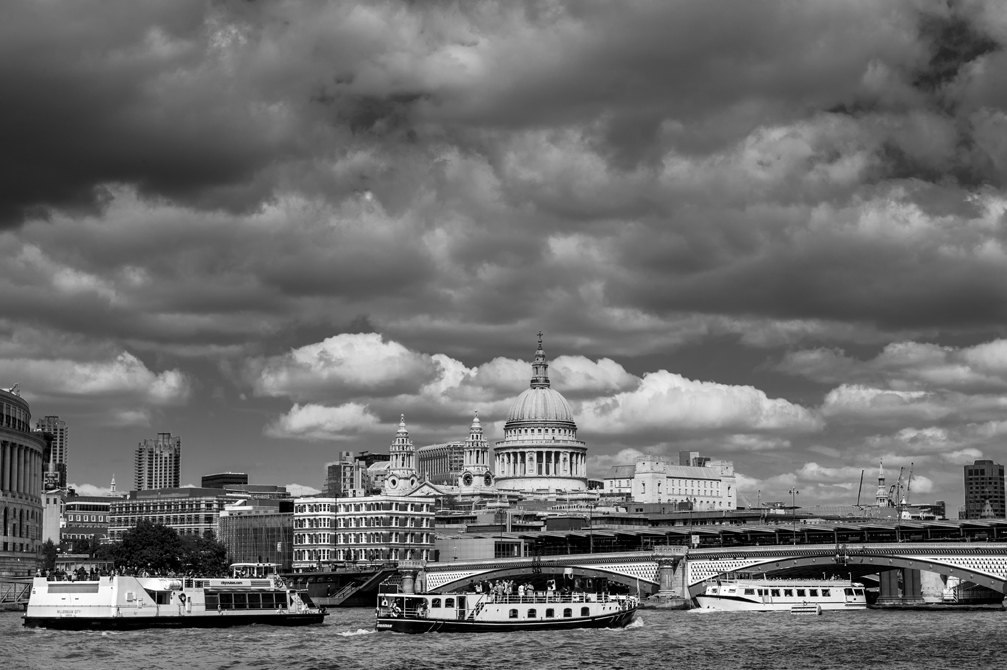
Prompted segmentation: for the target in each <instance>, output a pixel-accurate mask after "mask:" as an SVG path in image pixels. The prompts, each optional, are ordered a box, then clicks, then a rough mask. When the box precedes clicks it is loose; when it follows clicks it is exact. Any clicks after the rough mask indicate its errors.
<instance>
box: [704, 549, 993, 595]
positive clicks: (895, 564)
mask: <svg viewBox="0 0 1007 670" xmlns="http://www.w3.org/2000/svg"><path fill="white" fill-rule="evenodd" d="M840 558H841V560H839V561H837V560H836V559H835V558H834V557H831V556H824V555H817V556H814V555H804V556H787V557H769V558H760V559H756V560H751V561H748V562H746V565H744V566H743V567H741V566H737V565H732V562H730V561H696V565H690V577H689V595H690V596H696V595H698V594H700V593H702V592H703V591H704V590H705V588H706V582H707V581H708V580H710V579H716V578H717V577H724V576H726V575H728V574H730V573H732V572H764V573H765V574H766V575H767V576H773V575H779V573H786V572H794V571H798V572H805V573H806V572H808V570H809V569H822V570H823V571H825V572H831V573H834V574H840V575H845V574H847V573H849V574H852V575H853V577H854V578H856V577H858V576H863V575H870V574H874V573H879V572H884V571H887V570H896V569H910V570H921V571H928V572H935V573H937V574H941V575H948V576H953V577H958V578H959V579H961V580H963V581H968V582H971V583H973V584H979V585H980V586H985V587H988V588H991V589H993V590H995V591H999V592H1001V593H1007V559H1005V558H1003V557H998V558H992V559H990V560H987V562H986V563H981V564H980V565H981V567H980V566H976V565H972V566H968V565H962V564H961V562H955V563H952V562H950V561H949V559H950V558H952V557H920V556H902V555H899V554H895V553H879V554H857V555H848V556H841V557H840ZM942 559H943V560H942ZM974 560H975V559H973V561H974ZM980 560H981V559H980ZM970 562H971V561H970ZM700 564H701V565H702V568H703V569H700V570H696V569H695V568H699V567H700ZM711 564H713V565H716V566H717V567H714V568H712V569H711V567H710V566H711ZM720 567H723V569H720V570H718V568H720ZM695 573H698V576H697V577H694V576H693V574H695Z"/></svg>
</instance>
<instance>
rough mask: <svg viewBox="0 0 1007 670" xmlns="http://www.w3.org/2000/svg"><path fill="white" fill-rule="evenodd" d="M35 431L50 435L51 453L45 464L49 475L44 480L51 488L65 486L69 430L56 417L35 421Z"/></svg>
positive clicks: (64, 423)
mask: <svg viewBox="0 0 1007 670" xmlns="http://www.w3.org/2000/svg"><path fill="white" fill-rule="evenodd" d="M35 430H38V431H42V432H43V433H49V434H50V435H52V446H51V451H50V453H49V454H48V458H47V459H46V462H45V466H44V467H45V472H46V473H50V476H49V477H46V478H45V479H46V480H47V481H48V482H50V483H51V485H52V488H62V487H65V486H66V471H67V463H68V462H69V455H70V429H69V428H68V427H67V425H66V421H63V420H62V419H60V418H59V417H58V416H44V417H42V418H41V419H38V420H36V421H35Z"/></svg>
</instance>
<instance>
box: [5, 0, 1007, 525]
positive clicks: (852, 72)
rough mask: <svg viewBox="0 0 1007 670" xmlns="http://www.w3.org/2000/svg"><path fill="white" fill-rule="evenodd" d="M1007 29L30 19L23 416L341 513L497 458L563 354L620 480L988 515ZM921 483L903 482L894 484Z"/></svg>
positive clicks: (692, 19) (16, 299)
mask: <svg viewBox="0 0 1007 670" xmlns="http://www.w3.org/2000/svg"><path fill="white" fill-rule="evenodd" d="M1005 46H1007V9H1005V7H1004V5H1003V4H1002V3H999V2H989V3H980V2H960V3H951V4H949V3H947V2H944V1H943V0H940V1H926V0H916V1H905V2H894V1H892V2H874V1H871V2H831V1H825V0H823V1H820V2H815V1H805V0H801V1H793V2H790V1H782V0H781V1H778V2H759V1H748V2H669V1H667V0H664V1H659V2H618V3H607V2H604V3H603V2H590V1H584V2H569V3H564V2H528V3H518V2H506V3H503V2H501V3H480V2H455V3H448V2H443V3H441V2H424V3H411V2H378V3H361V4H359V5H358V4H353V3H349V2H344V3H331V4H322V3H294V2H289V3H284V2H213V3H206V2H184V1H180V0H171V1H170V2H169V1H162V2H137V1H131V2H122V3H117V2H107V1H105V0H102V1H95V2H88V1H85V0H79V1H75V2H49V1H45V0H43V1H32V2H5V3H4V4H3V6H2V8H0V91H3V104H2V105H0V147H2V151H0V178H2V188H0V383H2V384H3V385H4V386H9V385H11V384H13V383H15V382H17V383H20V385H21V389H22V390H23V393H24V396H25V397H26V398H27V399H28V400H29V402H30V403H31V407H32V412H33V413H34V414H35V415H36V416H41V415H44V414H58V415H60V416H61V417H63V418H64V419H66V420H67V421H68V422H69V424H70V426H71V456H70V479H71V481H73V482H75V483H77V484H78V485H83V484H89V485H91V486H96V487H100V486H107V483H108V481H109V479H110V478H111V476H112V473H113V472H114V473H115V474H116V476H117V480H118V482H119V484H120V486H121V487H122V486H123V485H126V486H127V487H128V485H129V484H130V483H131V474H130V473H131V467H132V461H131V459H132V454H133V450H134V448H135V446H136V444H137V442H138V441H139V440H141V439H143V438H145V437H152V436H153V434H154V433H156V432H159V431H160V432H172V433H175V434H179V435H181V436H182V445H183V467H182V475H183V476H182V478H183V483H189V484H198V481H199V476H200V475H201V474H204V473H208V472H214V471H220V470H228V469H230V470H239V471H247V472H248V473H249V475H250V478H251V481H252V482H258V483H276V484H299V485H301V486H305V487H314V488H316V489H317V488H319V487H321V486H322V483H323V479H324V472H323V465H324V463H325V462H326V461H328V460H332V459H333V458H335V457H336V455H337V453H338V452H339V451H340V450H356V451H359V450H362V449H368V450H372V451H373V450H377V451H383V450H386V449H387V445H388V444H389V443H390V441H391V439H392V437H393V435H394V432H395V425H396V423H397V422H398V417H399V414H400V413H405V415H406V418H407V421H408V424H409V428H410V431H411V434H412V437H413V440H414V442H415V443H416V444H417V446H421V445H424V444H431V443H434V442H437V441H443V440H447V439H453V438H460V437H462V436H463V435H464V433H465V429H466V427H467V425H468V423H469V421H470V418H471V415H472V411H473V410H475V409H478V410H480V416H482V417H483V418H484V419H485V420H486V423H487V424H488V426H489V433H490V437H491V438H499V437H500V436H501V432H502V431H501V428H502V423H501V420H502V418H503V417H504V416H505V415H506V411H507V408H508V406H509V403H510V400H511V399H512V398H514V397H515V396H516V395H517V394H518V393H519V392H520V391H521V390H522V389H523V388H525V387H526V386H527V383H528V378H529V376H530V369H529V366H528V362H529V361H530V359H531V356H532V354H533V352H534V346H535V333H536V332H537V331H538V330H539V329H541V330H543V331H544V332H545V333H546V336H545V344H546V353H547V355H548V356H549V357H550V359H551V361H552V367H551V372H552V379H553V383H554V386H555V387H556V388H557V389H559V390H560V391H561V392H563V393H564V394H565V395H566V397H567V398H568V399H569V400H570V401H571V403H572V405H573V407H574V409H575V412H576V415H577V420H578V423H579V426H580V435H581V437H582V438H583V439H585V440H586V441H587V443H588V445H589V448H590V461H589V470H590V474H591V475H592V476H601V475H603V474H604V472H605V471H606V470H607V468H608V467H609V466H611V465H612V464H614V463H628V462H631V461H632V460H633V458H634V457H635V456H637V455H639V454H642V453H666V454H675V453H677V451H678V450H679V449H693V450H698V451H701V452H703V453H704V454H706V455H709V456H712V457H716V458H726V459H732V460H734V462H735V464H736V467H737V470H738V472H739V473H741V482H742V486H741V488H742V493H744V494H745V495H747V496H748V498H750V499H752V501H753V502H754V499H755V497H756V495H757V492H758V491H760V490H761V492H762V497H763V499H764V500H766V499H778V500H779V499H784V498H786V497H789V496H788V495H787V491H788V489H790V488H791V487H793V486H796V487H797V488H798V489H799V490H800V491H801V493H800V496H799V502H805V503H812V502H821V503H853V502H855V501H856V497H857V486H858V483H859V478H860V472H861V470H863V469H867V471H868V475H867V483H866V484H865V492H866V496H867V497H869V498H873V495H874V486H873V485H872V480H873V477H874V476H875V471H876V468H877V463H878V459H879V458H881V457H884V459H885V464H886V467H888V468H890V469H891V471H894V473H897V472H898V468H899V467H900V466H905V467H906V468H907V469H908V466H909V464H910V463H914V475H915V478H914V481H913V489H914V491H915V492H916V496H914V499H917V500H933V499H945V500H947V501H948V507H949V512H951V514H952V515H954V513H955V511H956V510H957V507H958V505H960V504H961V503H962V496H963V492H962V465H963V464H964V463H969V462H971V461H972V460H974V459H978V458H992V459H994V460H998V461H1000V462H1003V461H1004V459H1005V458H1007V453H1005V451H1007V450H1005V448H1004V443H1005V439H1007V332H1005V331H1007V328H1005V323H1007V229H1005V211H1007V190H1005V188H1007V111H1005V110H1007V86H1005V84H1004V82H1005V81H1007V49H1005ZM891 471H890V473H889V474H890V479H893V478H894V477H892V472H891Z"/></svg>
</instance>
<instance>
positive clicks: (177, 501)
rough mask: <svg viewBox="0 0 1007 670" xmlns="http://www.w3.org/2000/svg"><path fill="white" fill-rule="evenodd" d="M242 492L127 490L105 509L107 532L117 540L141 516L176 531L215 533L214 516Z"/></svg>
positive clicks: (192, 533) (173, 489) (217, 518)
mask: <svg viewBox="0 0 1007 670" xmlns="http://www.w3.org/2000/svg"><path fill="white" fill-rule="evenodd" d="M241 497H244V496H238V495H237V494H233V493H226V492H224V491H222V490H220V489H197V488H167V489H145V490H141V491H130V492H129V496H128V497H126V498H123V499H121V500H118V501H116V502H113V503H112V505H111V507H110V509H109V528H108V531H109V536H110V537H111V538H112V539H113V540H115V541H119V540H121V539H122V536H123V534H124V533H125V532H126V531H127V530H129V529H130V528H134V527H135V526H136V524H137V523H139V522H140V521H141V520H146V521H150V522H151V523H159V524H162V525H165V526H169V527H171V528H174V529H175V530H176V531H177V532H178V534H179V535H202V536H204V537H205V536H208V535H209V534H210V533H213V535H215V536H219V531H220V528H219V525H218V520H219V517H220V512H221V511H222V510H223V509H224V507H225V506H226V505H229V504H232V503H234V502H237V501H238V500H240V499H241Z"/></svg>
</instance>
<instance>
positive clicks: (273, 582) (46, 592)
mask: <svg viewBox="0 0 1007 670" xmlns="http://www.w3.org/2000/svg"><path fill="white" fill-rule="evenodd" d="M270 568H275V566H273V565H272V564H236V565H234V566H232V574H233V575H235V576H232V577H229V578H205V579H204V578H199V577H178V578H175V577H171V578H167V577H133V576H112V577H99V578H98V579H97V580H96V581H77V582H55V581H48V580H47V579H46V578H45V577H36V578H35V579H34V581H33V582H32V589H31V596H30V598H29V600H28V608H27V610H26V612H25V615H24V625H25V626H27V627H28V628H36V627H40V628H58V629H65V630H104V629H115V630H121V629H135V628H223V627H230V626H243V625H248V624H253V623H257V624H270V625H277V626H298V625H306V624H316V623H322V621H323V620H324V618H325V616H326V614H327V613H326V612H325V610H324V608H321V609H319V608H316V607H314V606H313V603H312V602H311V600H310V599H309V598H308V596H307V594H306V593H300V592H298V591H295V590H293V589H289V588H287V586H286V585H285V583H284V582H283V580H282V579H281V578H280V577H278V576H277V575H275V574H273V571H272V570H271V569H270Z"/></svg>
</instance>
